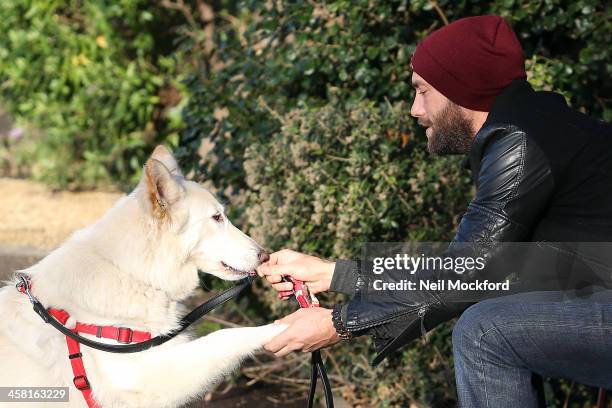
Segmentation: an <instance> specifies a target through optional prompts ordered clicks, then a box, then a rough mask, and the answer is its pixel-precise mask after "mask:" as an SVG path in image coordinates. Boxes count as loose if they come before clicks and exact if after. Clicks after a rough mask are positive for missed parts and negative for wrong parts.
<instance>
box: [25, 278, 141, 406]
mask: <svg viewBox="0 0 612 408" xmlns="http://www.w3.org/2000/svg"><path fill="white" fill-rule="evenodd" d="M28 286H29V288H28V289H31V284H30V283H29V281H28ZM19 291H20V292H22V293H26V292H25V288H23V289H22V288H20V289H19ZM47 310H48V311H49V313H50V314H51V315H52V316H53V317H54V318H55V319H57V321H58V322H60V323H61V324H63V325H64V326H65V325H66V322H67V321H68V318H70V314H68V312H66V311H65V310H60V309H54V308H52V307H50V308H49V309H47ZM70 330H71V331H72V332H73V333H85V334H93V335H95V336H96V337H98V338H100V337H104V338H105V339H112V340H116V341H118V342H119V343H125V344H129V343H141V342H143V341H147V340H149V339H150V338H151V333H149V332H143V331H138V330H132V329H130V328H128V327H116V326H96V325H93V324H85V323H79V322H77V323H76V326H75V328H74V329H70ZM66 344H67V345H68V359H70V365H71V366H72V373H73V374H74V378H73V379H72V382H73V384H74V386H75V387H76V388H77V389H78V390H79V391H81V392H82V393H83V397H84V398H85V402H86V403H87V406H88V407H89V408H99V407H100V406H99V405H98V403H97V402H96V400H95V399H94V398H93V396H92V395H91V386H90V385H89V380H88V379H87V373H86V371H85V366H84V365H83V355H82V354H81V343H79V342H78V341H76V340H74V339H73V338H71V337H68V336H66Z"/></svg>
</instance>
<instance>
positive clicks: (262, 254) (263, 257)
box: [257, 249, 270, 264]
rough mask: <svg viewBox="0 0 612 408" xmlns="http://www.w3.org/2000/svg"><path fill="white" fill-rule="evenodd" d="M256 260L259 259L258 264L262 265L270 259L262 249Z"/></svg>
mask: <svg viewBox="0 0 612 408" xmlns="http://www.w3.org/2000/svg"><path fill="white" fill-rule="evenodd" d="M257 259H259V263H260V264H262V263H264V262H267V261H268V260H269V259H270V255H268V253H267V252H266V250H265V249H262V250H261V251H259V254H258V255H257Z"/></svg>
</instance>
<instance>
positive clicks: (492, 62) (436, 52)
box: [410, 16, 526, 154]
mask: <svg viewBox="0 0 612 408" xmlns="http://www.w3.org/2000/svg"><path fill="white" fill-rule="evenodd" d="M412 69H413V74H412V85H413V86H414V87H415V89H416V91H417V92H416V96H415V99H414V102H413V105H412V108H411V110H410V113H411V115H412V116H414V117H416V118H418V120H419V124H421V125H422V126H425V127H427V130H426V131H425V132H426V134H427V138H428V148H429V150H430V152H432V153H436V154H453V153H467V152H468V151H469V149H470V145H471V141H472V139H473V137H474V136H475V134H476V133H477V132H478V130H479V129H480V127H482V124H483V123H484V121H485V120H486V117H487V114H488V112H489V111H490V109H491V106H492V105H493V101H494V100H495V98H496V97H497V95H499V94H500V93H501V91H502V90H503V89H504V88H506V87H507V86H508V85H510V84H511V83H512V81H514V80H515V79H520V78H525V77H526V75H525V59H524V56H523V51H522V49H521V46H520V44H519V42H518V40H517V39H516V36H515V35H514V32H513V31H512V28H511V27H510V26H509V25H508V23H506V21H505V20H504V19H502V18H501V17H498V16H477V17H468V18H463V19H460V20H457V21H455V22H454V23H452V24H449V25H447V26H444V27H442V28H441V29H439V30H436V31H434V32H433V33H431V34H430V35H429V36H428V37H427V38H425V40H423V41H422V42H421V43H420V44H419V45H418V46H417V48H416V51H415V52H414V55H413V56H412Z"/></svg>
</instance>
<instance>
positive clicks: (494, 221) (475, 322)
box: [258, 16, 612, 407]
mask: <svg viewBox="0 0 612 408" xmlns="http://www.w3.org/2000/svg"><path fill="white" fill-rule="evenodd" d="M412 69H413V75H412V85H413V86H414V87H415V88H416V96H415V99H414V102H413V105H412V108H411V115H412V116H414V117H415V118H417V119H418V122H419V124H420V125H422V126H424V127H426V131H425V133H426V135H427V139H428V149H429V151H430V152H431V153H434V154H468V162H469V167H470V168H471V171H472V176H473V179H474V182H475V184H476V187H477V191H476V195H475V197H474V199H473V200H472V201H471V203H470V204H469V206H468V209H467V211H466V213H465V214H464V216H463V218H462V219H461V222H460V225H459V228H458V230H457V232H456V234H455V237H454V239H453V242H452V243H451V245H450V247H449V250H448V253H449V254H450V255H451V256H453V254H454V251H455V247H456V246H457V245H458V244H460V243H465V242H473V243H478V244H479V245H480V246H481V247H482V248H484V252H483V256H484V257H485V258H486V259H487V261H490V260H491V259H493V255H494V254H493V253H492V252H493V251H494V249H493V248H495V247H496V245H495V244H499V243H502V242H517V241H537V242H544V243H546V244H547V248H548V250H550V251H552V252H554V253H556V254H563V255H562V256H565V253H569V252H571V251H568V250H566V249H565V248H564V247H563V246H562V245H561V244H560V243H564V242H608V241H612V131H611V128H610V125H609V124H607V123H604V122H601V121H597V120H593V119H590V118H588V117H586V116H585V115H583V114H581V113H579V112H576V111H574V110H572V109H570V108H568V107H567V104H566V103H565V100H564V98H563V97H562V96H561V95H559V94H556V93H552V92H534V90H533V89H532V88H531V86H530V85H529V83H528V82H527V81H526V74H525V65H524V57H523V52H522V50H521V46H520V44H519V42H518V40H517V38H516V36H515V34H514V32H513V31H512V29H511V27H510V26H509V25H508V24H507V23H506V22H505V21H504V20H503V19H502V18H500V17H497V16H479V17H470V18H465V19H461V20H458V21H456V22H454V23H453V24H450V25H448V26H445V27H443V28H441V29H439V30H437V31H435V32H433V33H432V34H431V35H429V36H428V37H427V38H426V39H425V40H424V41H423V42H421V43H420V44H419V45H418V46H417V48H416V51H415V53H414V55H413V57H412ZM556 243H559V244H556ZM571 249H572V251H573V252H571V253H572V257H571V259H570V258H568V259H567V261H566V262H565V264H566V265H567V264H570V263H571V264H573V263H574V262H575V260H576V259H579V260H580V262H583V261H584V262H587V259H590V258H588V257H587V256H586V255H585V254H584V253H582V252H581V250H576V248H574V247H572V248H571ZM600 252H602V251H600ZM604 252H605V251H604ZM597 255H598V256H599V255H602V254H601V253H600V254H597ZM608 255H609V254H607V253H604V254H603V258H604V261H605V260H606V256H608ZM538 258H539V256H538ZM556 259H557V261H558V260H559V259H561V258H556ZM563 259H564V258H563ZM607 260H608V261H609V259H607ZM588 262H590V261H588ZM596 264H597V265H604V266H603V267H602V268H600V270H599V271H598V272H596V273H593V272H592V271H591V270H590V269H589V268H586V270H587V271H586V272H584V273H582V272H581V274H580V275H579V277H578V279H577V278H576V275H575V274H574V275H573V276H569V275H567V274H566V275H563V273H562V272H563V271H564V270H566V269H567V268H557V267H555V266H554V265H553V267H550V268H542V269H544V270H542V271H539V272H538V273H534V274H532V275H528V276H525V277H523V280H524V281H525V282H529V284H530V286H529V287H531V288H536V289H542V290H546V291H538V292H534V291H531V292H527V293H519V294H515V295H510V296H503V297H497V298H494V299H488V300H482V301H480V302H477V303H476V304H474V303H475V299H473V298H467V297H466V296H465V295H464V294H462V293H460V292H458V291H450V290H446V291H405V292H401V294H398V295H397V297H398V299H395V300H390V301H387V302H370V301H368V298H367V297H364V296H363V293H364V291H365V290H367V286H368V284H369V283H368V277H367V274H366V273H364V271H362V270H361V269H360V265H359V264H358V263H356V262H352V261H344V260H339V261H337V262H327V261H324V260H321V259H319V258H316V257H313V256H308V255H304V254H300V253H297V252H293V251H290V250H282V251H280V252H277V253H274V254H272V255H271V259H270V261H269V262H268V263H267V264H265V265H263V266H261V267H260V268H259V269H258V272H259V274H260V275H261V276H265V277H266V278H267V279H268V280H269V281H270V282H271V283H272V285H273V287H274V288H275V289H277V290H279V291H286V290H290V289H291V284H288V283H284V282H281V276H282V275H291V276H293V277H295V278H297V279H300V280H304V281H306V282H307V285H308V286H309V288H310V290H311V291H312V292H313V293H318V292H323V291H327V290H331V291H336V292H342V293H346V294H349V295H351V296H353V298H352V300H351V301H350V302H349V303H347V304H344V305H336V306H334V308H333V309H331V310H330V309H325V308H318V309H307V310H298V311H297V312H295V313H293V314H291V315H289V316H287V317H285V318H284V319H283V320H282V321H283V322H284V323H287V324H289V328H288V329H287V330H286V331H285V332H283V333H281V334H280V335H279V336H277V337H276V338H275V339H273V340H272V341H270V343H268V344H267V345H266V349H268V350H270V351H272V352H275V353H276V354H277V355H279V356H283V355H285V354H287V353H289V352H291V351H296V350H301V351H312V350H315V349H318V348H321V347H326V346H330V345H332V344H335V343H337V342H338V341H340V340H341V339H348V338H351V337H353V336H355V335H371V336H373V338H374V341H375V344H376V345H377V348H378V350H379V353H380V354H379V356H378V357H377V358H376V359H375V362H378V361H380V360H381V359H382V358H384V357H385V356H387V355H388V354H389V353H390V352H391V351H394V350H396V349H398V348H399V347H402V346H404V345H405V344H407V343H408V342H410V341H411V340H413V339H414V338H417V337H418V336H419V335H420V334H421V333H422V332H423V331H424V330H430V329H432V328H433V327H435V326H436V325H438V324H439V323H441V322H443V321H446V320H449V319H451V318H453V317H455V316H458V315H460V314H461V313H462V312H464V311H465V310H466V309H467V311H465V313H463V314H462V317H461V318H460V319H459V321H458V322H457V323H456V325H455V328H454V331H453V349H454V358H455V369H456V381H457V390H458V394H459V395H458V397H459V401H460V404H461V405H462V406H465V407H506V406H507V407H535V406H539V404H540V406H541V404H542V400H541V390H540V389H539V387H538V386H537V381H533V378H532V377H534V374H538V375H542V376H552V377H565V378H571V379H574V380H576V381H578V382H581V383H585V384H590V385H594V386H601V387H611V386H612V290H610V289H609V288H611V287H612V272H610V271H611V269H610V267H609V266H610V263H605V262H604V263H603V264H602V263H599V262H596ZM557 265H558V263H557ZM602 271H603V272H602ZM509 272H510V271H507V272H506V273H509ZM488 273H490V271H488V270H487V269H486V268H485V269H483V270H477V269H472V270H469V271H468V272H466V273H464V274H463V275H462V276H461V279H462V280H464V281H475V280H477V279H486V278H488V277H489V275H487V274H488ZM438 276H443V275H438ZM497 278H499V276H498V277H497ZM561 289H565V290H561ZM568 289H570V292H571V293H572V294H573V296H568V291H567V290H568ZM477 300H481V299H476V301H477ZM470 306H471V307H470ZM468 307H469V309H468Z"/></svg>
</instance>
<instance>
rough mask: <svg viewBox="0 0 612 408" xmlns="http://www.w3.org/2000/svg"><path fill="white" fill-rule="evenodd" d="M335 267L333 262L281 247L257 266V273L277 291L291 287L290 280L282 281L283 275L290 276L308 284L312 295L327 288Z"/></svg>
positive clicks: (287, 289) (290, 288) (289, 289)
mask: <svg viewBox="0 0 612 408" xmlns="http://www.w3.org/2000/svg"><path fill="white" fill-rule="evenodd" d="M335 267H336V263H335V262H329V261H324V260H322V259H320V258H317V257H316V256H310V255H305V254H302V253H300V252H296V251H292V250H290V249H283V250H281V251H278V252H274V253H273V254H271V255H270V260H268V262H264V263H263V264H261V265H260V266H259V267H258V268H257V274H258V275H259V276H261V277H262V278H263V277H265V278H266V279H267V280H268V282H270V283H271V284H272V287H273V288H274V289H276V290H277V291H279V292H284V291H291V290H292V289H293V284H292V283H291V282H283V281H282V277H283V276H285V275H288V276H291V277H293V278H295V279H299V280H301V281H303V282H304V283H305V284H306V286H308V290H309V291H310V293H312V294H313V295H314V294H315V293H319V292H325V291H327V290H329V286H330V285H331V280H332V275H333V274H334V268H335ZM286 298H287V297H285V298H284V299H286Z"/></svg>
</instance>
